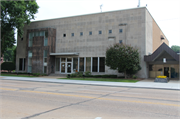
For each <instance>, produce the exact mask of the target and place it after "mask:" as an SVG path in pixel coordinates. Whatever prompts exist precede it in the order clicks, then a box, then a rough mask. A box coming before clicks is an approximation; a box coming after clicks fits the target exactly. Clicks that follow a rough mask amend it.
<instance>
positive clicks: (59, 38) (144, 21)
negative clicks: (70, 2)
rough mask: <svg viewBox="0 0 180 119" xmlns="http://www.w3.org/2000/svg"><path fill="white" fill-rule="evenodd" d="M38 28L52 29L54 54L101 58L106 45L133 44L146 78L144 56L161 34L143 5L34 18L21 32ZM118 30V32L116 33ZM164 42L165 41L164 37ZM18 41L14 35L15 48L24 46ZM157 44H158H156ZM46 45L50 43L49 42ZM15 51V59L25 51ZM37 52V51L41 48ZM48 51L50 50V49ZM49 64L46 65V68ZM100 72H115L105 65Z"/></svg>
mask: <svg viewBox="0 0 180 119" xmlns="http://www.w3.org/2000/svg"><path fill="white" fill-rule="evenodd" d="M122 24H123V25H122ZM41 28H54V29H56V36H55V39H56V41H55V47H54V48H55V53H70V52H77V53H79V56H78V57H105V53H106V49H107V47H109V46H110V45H113V44H115V43H119V42H121V41H122V43H124V44H129V45H131V46H133V47H137V48H138V49H139V52H140V61H141V63H140V65H141V67H142V70H141V71H139V72H138V77H141V78H147V76H148V74H147V72H148V69H147V66H146V65H147V64H146V62H144V55H148V54H150V53H152V52H153V51H154V49H155V48H156V47H157V46H155V44H156V42H159V40H160V35H163V36H164V34H162V31H161V30H160V32H154V30H155V29H158V28H159V27H158V26H157V24H156V23H155V21H154V19H153V18H152V16H151V15H150V13H149V12H148V10H147V9H146V8H145V7H142V8H134V9H127V10H118V11H112V12H102V13H96V14H89V15H81V16H73V17H65V18H57V19H50V20H42V21H35V22H32V23H31V24H30V25H26V26H25V27H24V31H25V34H27V33H26V32H27V31H28V29H29V30H30V29H41ZM120 29H121V31H122V32H120ZM109 30H112V33H109ZM81 32H82V33H83V35H82V34H81ZM90 32H91V33H90ZM99 32H101V34H100V33H99ZM72 34H74V35H72ZM164 37H165V36H164ZM36 39H41V37H38V38H34V39H33V41H34V40H35V41H34V42H35V43H36ZM27 40H28V39H27V38H25V40H24V42H26V44H27V43H28V42H27ZM164 41H165V42H167V44H168V40H167V39H166V37H165V40H164ZM164 41H162V42H164ZM19 42H21V41H20V38H18V47H23V48H24V47H25V46H24V44H23V43H19ZM36 44H37V45H39V44H42V42H40V41H37V43H36ZM160 44H161V43H158V46H159V45H160ZM34 47H35V46H34ZM49 47H51V46H50V45H49ZM26 48H27V49H26ZM26 48H24V49H26V51H28V50H29V49H28V47H27V46H26ZM40 49H41V48H40ZM19 52H20V49H18V48H17V60H18V58H21V57H24V56H25V55H26V58H27V52H26V53H19ZM38 52H39V54H40V52H41V51H38ZM49 52H51V53H52V52H53V50H50V51H49ZM36 54H37V53H36ZM37 55H38V54H37ZM36 57H38V56H36ZM57 57H61V56H54V59H55V58H57ZM34 58H35V56H34ZM54 59H53V61H54ZM41 60H42V59H41ZM41 60H40V61H41ZM34 62H36V61H34ZM51 63H52V62H51ZM16 64H18V62H17V63H16ZM35 64H36V63H35ZM35 64H34V65H35ZM39 65H40V64H39ZM53 65H55V64H53ZM50 67H51V66H49V67H48V69H49V70H50ZM17 70H18V67H17ZM54 70H55V69H54ZM49 73H50V72H49ZM94 74H97V73H94ZM104 74H118V72H117V71H115V70H111V69H109V67H107V66H106V67H105V72H104Z"/></svg>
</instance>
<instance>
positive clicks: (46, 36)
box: [44, 31, 48, 46]
mask: <svg viewBox="0 0 180 119" xmlns="http://www.w3.org/2000/svg"><path fill="white" fill-rule="evenodd" d="M44 46H48V32H47V31H45V37H44Z"/></svg>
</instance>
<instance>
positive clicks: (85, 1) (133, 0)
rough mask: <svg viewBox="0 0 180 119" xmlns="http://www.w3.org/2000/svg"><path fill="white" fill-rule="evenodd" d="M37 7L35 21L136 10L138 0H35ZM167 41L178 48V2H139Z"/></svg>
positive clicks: (171, 0)
mask: <svg viewBox="0 0 180 119" xmlns="http://www.w3.org/2000/svg"><path fill="white" fill-rule="evenodd" d="M36 2H37V4H38V5H39V7H40V8H39V9H38V13H37V14H35V20H34V21H36V20H44V19H52V18H61V17H68V16H76V15H83V14H91V13H99V12H101V10H100V5H101V4H103V6H102V12H106V11H114V10H121V9H130V8H136V7H137V5H138V0H36ZM146 4H147V9H148V11H149V12H150V14H151V15H152V16H153V18H154V20H155V21H156V22H157V24H158V26H159V27H160V29H161V30H162V32H163V33H164V34H165V36H166V38H167V39H168V40H169V46H170V47H171V46H172V45H179V46H180V0H140V6H141V7H145V6H146Z"/></svg>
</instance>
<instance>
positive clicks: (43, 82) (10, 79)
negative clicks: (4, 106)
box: [0, 78, 180, 91]
mask: <svg viewBox="0 0 180 119" xmlns="http://www.w3.org/2000/svg"><path fill="white" fill-rule="evenodd" d="M0 80H14V81H29V82H43V83H61V84H75V85H91V86H106V87H126V88H127V87H128V88H144V89H160V90H176V91H179V90H180V89H172V88H156V87H141V86H119V85H118V86H117V85H103V84H83V83H70V82H53V81H38V80H23V79H22V80H21V79H3V78H2V79H0Z"/></svg>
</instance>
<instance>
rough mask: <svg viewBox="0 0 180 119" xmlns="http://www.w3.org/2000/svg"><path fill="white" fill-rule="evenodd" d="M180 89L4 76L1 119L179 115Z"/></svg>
mask: <svg viewBox="0 0 180 119" xmlns="http://www.w3.org/2000/svg"><path fill="white" fill-rule="evenodd" d="M179 93H180V92H179V91H178V90H161V89H144V88H130V87H109V86H94V85H78V84H76V85H74V84H62V83H47V82H28V81H17V80H0V95H1V98H0V112H1V113H0V119H179V118H180V95H179Z"/></svg>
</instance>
